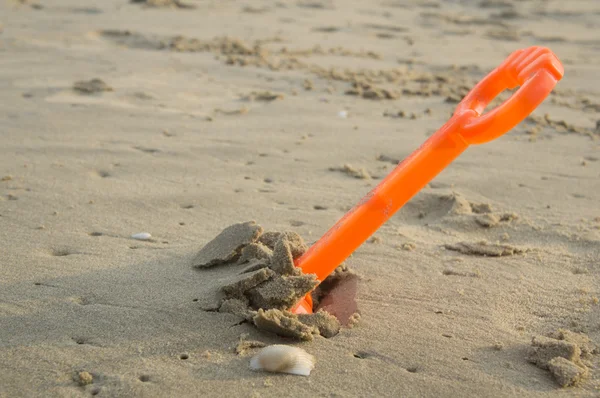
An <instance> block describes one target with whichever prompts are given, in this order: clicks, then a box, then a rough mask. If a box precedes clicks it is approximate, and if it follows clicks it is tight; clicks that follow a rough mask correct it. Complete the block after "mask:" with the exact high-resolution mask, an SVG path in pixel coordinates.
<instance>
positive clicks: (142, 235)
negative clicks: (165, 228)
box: [131, 232, 152, 240]
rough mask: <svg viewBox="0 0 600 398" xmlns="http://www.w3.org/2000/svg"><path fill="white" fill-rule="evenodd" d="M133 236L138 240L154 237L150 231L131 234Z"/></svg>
mask: <svg viewBox="0 0 600 398" xmlns="http://www.w3.org/2000/svg"><path fill="white" fill-rule="evenodd" d="M131 237H132V238H133V239H137V240H148V239H150V238H151V237H152V235H150V234H149V233H148V232H140V233H138V234H133V235H131Z"/></svg>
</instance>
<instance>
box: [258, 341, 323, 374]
mask: <svg viewBox="0 0 600 398" xmlns="http://www.w3.org/2000/svg"><path fill="white" fill-rule="evenodd" d="M314 367H315V357H313V356H312V355H310V354H309V353H308V352H306V351H304V350H303V349H302V348H298V347H292V346H287V345H281V344H275V345H270V346H268V347H265V348H263V349H262V350H260V352H259V353H258V354H256V355H255V356H254V357H252V359H251V360H250V369H252V370H264V371H266V372H274V373H289V374H293V375H299V376H309V375H310V372H311V371H312V370H313V369H314Z"/></svg>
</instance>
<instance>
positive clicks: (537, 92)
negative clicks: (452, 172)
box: [455, 47, 564, 144]
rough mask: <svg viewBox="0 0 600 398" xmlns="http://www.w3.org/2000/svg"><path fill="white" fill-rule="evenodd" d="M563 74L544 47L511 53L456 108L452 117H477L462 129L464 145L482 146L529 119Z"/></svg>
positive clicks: (556, 59) (554, 56)
mask: <svg viewBox="0 0 600 398" xmlns="http://www.w3.org/2000/svg"><path fill="white" fill-rule="evenodd" d="M563 74H564V68H563V66H562V65H561V63H560V61H559V60H558V58H557V57H556V55H554V54H553V53H552V51H550V50H549V49H547V48H545V47H529V48H527V49H524V50H517V51H515V52H513V53H512V54H511V55H510V56H509V57H508V58H507V59H506V60H505V61H504V62H503V63H502V64H501V65H500V66H498V67H497V68H496V69H494V70H493V71H492V72H491V73H490V74H489V75H487V76H486V77H485V78H484V79H483V80H482V81H480V82H479V83H478V84H477V85H476V86H475V87H474V88H473V89H472V90H471V91H470V92H469V93H468V94H467V95H466V96H465V98H463V100H462V101H461V102H460V103H459V104H458V106H457V107H456V112H455V114H457V113H462V112H464V111H466V110H473V111H475V112H476V113H477V115H478V117H477V118H474V119H473V120H471V121H470V122H468V123H467V124H466V125H464V126H463V127H462V132H461V135H462V136H463V138H464V139H465V141H466V142H467V143H468V144H482V143H485V142H488V141H491V140H493V139H496V138H498V137H500V136H501V135H502V134H504V133H506V132H508V131H510V130H511V129H512V128H513V127H515V126H516V125H517V124H519V123H520V122H521V121H523V120H524V119H525V118H526V117H527V116H529V114H530V113H531V112H533V110H534V109H535V108H537V107H538V105H539V104H541V103H542V101H544V99H545V98H546V97H547V96H548V95H549V94H550V92H551V91H552V90H553V89H554V86H556V84H557V83H558V81H559V80H560V79H561V78H562V76H563ZM517 86H521V87H520V88H519V89H518V90H517V91H516V92H515V93H514V94H513V95H512V96H511V97H510V98H509V99H508V100H506V101H505V102H504V103H503V104H502V105H500V106H498V107H497V108H495V109H493V110H491V111H489V112H488V113H486V114H485V115H483V116H479V115H481V114H482V113H483V111H484V109H485V108H486V107H487V106H488V104H489V103H490V102H491V101H492V100H493V99H494V98H495V97H496V96H497V95H498V94H500V93H501V92H502V91H504V90H509V89H513V88H515V87H517Z"/></svg>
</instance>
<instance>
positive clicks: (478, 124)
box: [292, 47, 564, 313]
mask: <svg viewBox="0 0 600 398" xmlns="http://www.w3.org/2000/svg"><path fill="white" fill-rule="evenodd" d="M563 74H564V69H563V66H562V65H561V63H560V61H559V60H558V58H557V57H556V56H555V55H554V54H553V53H552V52H551V51H550V50H549V49H547V48H544V47H530V48H527V49H524V50H518V51H515V52H514V53H512V54H511V55H510V56H509V57H508V58H507V59H506V60H505V61H504V62H503V63H502V64H501V65H500V66H499V67H498V68H496V69H494V70H493V71H492V72H491V73H490V74H489V75H488V76H486V77H485V78H484V79H483V80H482V81H481V82H479V83H478V84H477V85H476V86H475V87H474V88H473V90H471V91H470V92H469V93H468V94H467V95H466V96H465V98H464V99H463V100H462V101H461V102H460V103H459V104H458V106H457V108H456V111H455V112H454V115H453V116H452V118H450V120H449V121H448V122H447V123H446V124H445V125H444V126H442V128H440V129H439V130H438V131H437V132H436V133H435V134H434V135H433V136H431V137H430V138H429V139H428V140H427V141H425V142H424V143H423V145H421V147H419V148H418V149H417V150H416V151H414V152H413V153H412V154H411V155H410V156H409V157H407V158H406V159H405V160H403V161H402V162H401V163H400V164H399V165H398V166H397V167H396V168H395V169H394V170H392V172H390V174H389V175H388V176H386V178H385V179H383V181H381V182H380V183H379V184H378V185H377V186H376V187H375V188H374V189H373V190H372V191H371V192H369V194H367V195H366V196H365V197H364V198H363V199H362V200H361V201H360V202H359V203H358V204H357V205H356V206H355V207H354V208H353V209H352V210H350V211H349V212H348V213H346V214H345V215H344V216H343V217H342V218H341V219H340V220H339V221H338V222H337V223H336V224H335V225H334V226H333V227H332V228H331V229H330V230H329V231H327V233H325V235H323V237H321V239H319V240H318V241H317V242H316V243H315V244H313V245H312V246H311V247H310V248H309V249H308V251H307V252H306V253H304V254H303V255H302V256H301V257H300V258H298V259H296V262H295V264H296V266H297V267H300V268H301V269H302V272H303V273H305V274H316V276H317V279H318V280H319V281H323V280H324V279H325V278H326V277H327V276H328V275H329V274H331V273H332V272H333V271H334V270H335V268H336V267H337V266H338V265H339V264H341V263H342V262H343V261H344V260H346V258H347V257H348V256H350V255H351V254H352V252H353V251H354V250H356V249H357V248H358V247H359V246H360V245H361V244H362V243H363V242H364V241H366V240H367V239H368V238H369V237H370V236H371V235H372V234H373V233H374V232H375V231H376V230H377V229H379V227H380V226H381V225H383V224H384V223H385V222H386V221H387V220H388V219H389V218H390V217H391V216H392V215H393V214H394V213H395V212H396V211H398V210H399V209H400V208H401V207H402V206H404V204H405V203H406V202H408V201H409V200H410V199H411V198H412V197H413V196H414V195H415V194H416V193H417V192H419V191H420V190H421V189H422V188H423V187H424V186H425V185H426V184H427V183H429V181H431V180H432V179H433V178H434V177H435V176H436V175H437V174H439V173H440V172H441V171H442V170H443V169H444V168H445V167H446V166H448V165H449V164H450V163H451V162H452V161H453V160H454V159H456V157H458V156H459V155H460V154H461V153H462V152H463V151H464V150H465V149H467V147H468V146H469V145H471V144H481V143H484V142H488V141H491V140H493V139H495V138H497V137H499V136H501V135H502V134H504V133H506V132H508V131H509V130H511V129H512V128H513V127H515V126H516V125H517V124H519V123H520V122H521V121H522V120H523V119H525V118H526V117H527V116H528V115H529V114H530V113H531V112H532V111H533V110H534V109H535V108H536V107H537V106H538V105H539V104H540V103H541V102H542V101H543V100H544V99H545V98H546V97H547V96H548V95H549V94H550V92H551V91H552V89H553V88H554V86H555V85H556V83H557V82H558V81H559V80H560V79H561V78H562V76H563ZM518 85H520V86H521V87H520V88H519V89H518V90H517V91H516V92H515V93H514V94H513V95H512V96H511V97H510V98H509V99H508V100H507V101H505V102H504V103H503V104H502V105H500V106H498V107H497V108H495V109H493V110H492V111H490V112H488V113H487V114H484V115H482V113H483V111H484V109H485V107H486V106H487V105H488V104H489V103H490V102H491V101H492V100H493V99H494V98H495V97H496V96H497V95H498V94H500V93H501V92H502V91H504V90H506V89H513V88H515V87H516V86H518ZM292 311H293V312H295V313H310V312H312V300H311V296H310V294H308V295H307V296H306V297H305V298H304V299H303V300H301V301H300V302H299V303H298V304H296V306H294V308H292Z"/></svg>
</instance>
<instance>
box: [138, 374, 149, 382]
mask: <svg viewBox="0 0 600 398" xmlns="http://www.w3.org/2000/svg"><path fill="white" fill-rule="evenodd" d="M139 379H140V381H141V382H143V383H146V382H148V381H150V376H149V375H141V376H140V377H139Z"/></svg>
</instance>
